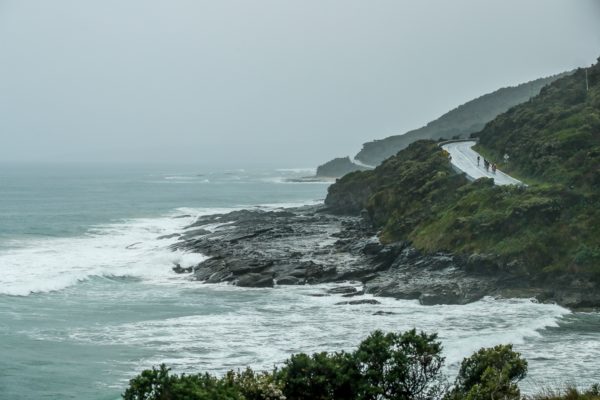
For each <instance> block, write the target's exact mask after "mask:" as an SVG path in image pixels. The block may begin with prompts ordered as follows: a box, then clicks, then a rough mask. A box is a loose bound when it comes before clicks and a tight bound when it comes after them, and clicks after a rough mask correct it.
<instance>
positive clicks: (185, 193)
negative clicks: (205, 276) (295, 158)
mask: <svg viewBox="0 0 600 400" xmlns="http://www.w3.org/2000/svg"><path fill="white" fill-rule="evenodd" d="M311 173H314V170H311V169H308V168H307V169H302V168H300V169H277V168H267V167H263V168H244V169H240V168H231V169H227V168H207V167H198V166H181V165H180V166H159V165H148V166H128V165H112V166H103V165H66V164H65V165H41V164H38V165H34V164H31V165H23V164H21V165H18V164H0V399H11V400H13V399H14V400H20V399H27V400H29V399H61V400H62V399H90V400H95V399H107V400H108V399H110V400H114V399H118V398H120V394H121V393H122V392H123V390H124V388H125V387H126V385H127V382H128V380H129V379H131V378H132V377H133V376H135V375H136V374H137V373H139V372H140V371H141V370H143V369H146V368H149V367H152V366H155V365H158V364H160V363H166V364H168V365H169V366H171V367H172V368H173V370H174V371H177V372H187V373H192V372H203V371H208V372H212V373H217V374H220V373H223V372H225V371H227V370H229V369H237V368H243V367H245V366H247V365H248V366H252V367H253V368H257V369H271V368H272V367H273V366H275V365H278V363H281V362H282V361H283V360H284V359H286V358H287V357H289V355H290V354H292V353H295V352H314V351H324V350H341V349H347V350H349V349H352V348H353V347H355V346H356V345H357V344H358V343H359V342H360V340H362V339H363V338H364V337H365V336H366V335H367V334H368V333H369V332H371V331H372V330H374V329H382V330H386V331H390V330H394V331H403V330H406V329H411V328H413V327H415V328H417V329H422V330H426V331H428V332H433V331H435V332H438V333H439V335H440V339H441V340H442V342H443V344H444V354H445V356H446V358H447V365H448V368H447V373H448V374H449V376H450V377H451V376H452V374H453V373H454V372H455V371H456V369H457V366H458V364H459V363H460V361H461V360H462V358H463V357H465V356H468V355H469V354H471V353H472V352H473V351H475V350H477V349H479V348H480V347H482V346H491V345H495V344H500V343H513V344H514V345H515V347H516V349H517V350H518V351H520V352H522V354H523V355H524V357H525V358H527V360H528V361H529V371H530V372H529V376H528V378H527V379H526V380H525V381H524V382H523V383H522V388H523V390H524V391H526V392H528V391H529V392H531V391H536V390H539V389H542V388H545V387H557V386H560V385H566V384H571V383H576V384H579V385H582V386H585V385H589V384H591V383H595V382H598V381H600V376H599V374H598V372H597V371H599V370H600V314H599V313H591V312H590V313H573V312H570V311H569V310H566V309H564V308H562V307H559V306H557V305H553V304H538V303H536V302H534V301H531V300H528V299H519V300H514V299H512V300H511V299H493V298H485V299H483V300H481V301H478V302H475V303H472V304H469V305H465V306H449V305H442V306H421V305H419V304H418V303H417V302H415V301H404V300H394V299H388V298H384V299H379V300H380V301H381V304H380V305H369V304H367V305H361V306H339V305H335V303H336V302H339V301H340V299H339V297H337V296H313V294H315V293H322V292H323V291H324V290H326V289H328V288H330V287H331V286H332V285H318V286H299V287H289V286H287V287H276V288H274V289H248V288H238V287H234V286H228V285H206V284H202V283H199V282H195V281H191V280H189V278H188V276H186V275H178V274H175V273H174V272H173V271H172V267H173V266H174V265H175V263H179V264H181V265H182V266H184V267H185V266H191V265H194V264H196V263H198V262H199V261H201V260H202V259H203V258H204V256H203V255H202V254H191V253H183V252H180V251H175V252H174V251H171V250H169V245H170V244H172V243H174V241H175V240H176V239H175V238H161V236H165V235H169V234H172V233H176V232H181V231H182V230H183V229H184V227H185V226H187V225H188V224H190V223H192V222H193V221H194V220H195V218H196V217H197V216H199V215H205V214H211V213H217V212H226V211H230V210H234V209H240V208H262V209H276V208H280V207H286V206H294V205H301V204H314V203H319V202H322V200H323V199H324V197H325V195H326V191H327V184H326V183H314V182H312V183H290V182H288V179H293V178H298V177H301V176H305V175H310V174H311ZM367 297H368V295H367ZM381 310H383V311H390V312H393V313H392V314H386V315H374V312H375V311H381Z"/></svg>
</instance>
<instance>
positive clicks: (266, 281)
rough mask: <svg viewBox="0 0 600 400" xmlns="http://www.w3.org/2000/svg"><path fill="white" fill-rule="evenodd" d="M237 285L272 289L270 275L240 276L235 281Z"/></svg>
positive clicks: (253, 274) (271, 277)
mask: <svg viewBox="0 0 600 400" xmlns="http://www.w3.org/2000/svg"><path fill="white" fill-rule="evenodd" d="M237 285H238V286H242V287H257V288H258V287H273V276H272V274H268V273H267V274H259V273H250V274H246V275H244V276H241V277H239V278H238V280H237Z"/></svg>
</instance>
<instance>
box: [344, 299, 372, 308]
mask: <svg viewBox="0 0 600 400" xmlns="http://www.w3.org/2000/svg"><path fill="white" fill-rule="evenodd" d="M361 304H381V303H380V302H379V301H377V300H375V299H363V300H351V301H340V302H339V303H335V305H336V306H346V305H350V306H357V305H361Z"/></svg>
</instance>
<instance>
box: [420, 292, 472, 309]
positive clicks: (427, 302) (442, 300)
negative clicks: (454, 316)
mask: <svg viewBox="0 0 600 400" xmlns="http://www.w3.org/2000/svg"><path fill="white" fill-rule="evenodd" d="M462 300H463V299H462V297H461V296H460V294H458V293H455V292H446V291H443V292H439V293H423V294H421V295H420V296H419V303H421V304H422V305H424V306H433V305H438V304H461V303H463V301H462Z"/></svg>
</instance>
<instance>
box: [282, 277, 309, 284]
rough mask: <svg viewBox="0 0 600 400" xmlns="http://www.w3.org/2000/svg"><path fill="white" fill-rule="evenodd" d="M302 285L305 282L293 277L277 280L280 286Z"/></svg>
mask: <svg viewBox="0 0 600 400" xmlns="http://www.w3.org/2000/svg"><path fill="white" fill-rule="evenodd" d="M301 283H303V281H301V280H300V279H298V278H295V277H293V276H282V277H281V278H277V284H278V285H300V284H301Z"/></svg>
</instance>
